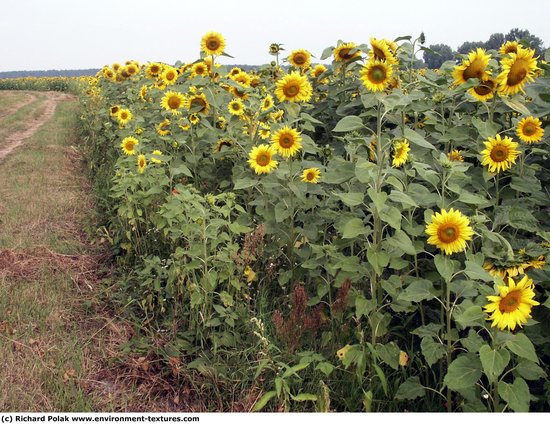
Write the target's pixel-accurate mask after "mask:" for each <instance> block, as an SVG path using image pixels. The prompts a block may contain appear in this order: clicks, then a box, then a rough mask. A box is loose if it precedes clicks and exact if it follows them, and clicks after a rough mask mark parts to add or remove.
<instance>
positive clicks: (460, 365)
mask: <svg viewBox="0 0 550 426" xmlns="http://www.w3.org/2000/svg"><path fill="white" fill-rule="evenodd" d="M481 368H482V367H481V361H480V360H479V357H477V356H476V355H472V354H462V355H459V356H458V358H457V359H455V360H454V361H453V362H451V365H449V368H448V369H447V374H446V375H445V379H444V380H443V382H444V383H445V385H447V386H448V387H449V389H452V390H455V391H458V390H460V389H464V388H469V387H472V386H474V385H475V384H476V383H477V381H478V380H479V379H480V378H481V374H482V372H481Z"/></svg>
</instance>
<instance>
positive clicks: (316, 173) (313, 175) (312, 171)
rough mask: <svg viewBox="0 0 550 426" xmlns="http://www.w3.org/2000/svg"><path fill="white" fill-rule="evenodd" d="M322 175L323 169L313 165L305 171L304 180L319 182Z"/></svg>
mask: <svg viewBox="0 0 550 426" xmlns="http://www.w3.org/2000/svg"><path fill="white" fill-rule="evenodd" d="M320 177H321V170H319V169H318V168H317V167H311V168H309V169H305V170H304V171H303V173H302V182H308V183H318V182H319V178H320Z"/></svg>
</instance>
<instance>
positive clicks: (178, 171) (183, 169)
mask: <svg viewBox="0 0 550 426" xmlns="http://www.w3.org/2000/svg"><path fill="white" fill-rule="evenodd" d="M170 173H171V174H172V176H174V177H175V176H179V175H185V176H189V177H191V178H192V177H193V173H191V170H189V167H187V166H186V165H185V164H180V165H178V166H177V167H172V168H171V169H170Z"/></svg>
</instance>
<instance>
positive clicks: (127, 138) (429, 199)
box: [81, 32, 550, 412]
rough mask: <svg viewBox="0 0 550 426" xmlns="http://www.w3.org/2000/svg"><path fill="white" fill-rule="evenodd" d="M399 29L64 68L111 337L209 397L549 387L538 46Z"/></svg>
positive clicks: (306, 398)
mask: <svg viewBox="0 0 550 426" xmlns="http://www.w3.org/2000/svg"><path fill="white" fill-rule="evenodd" d="M422 42H423V40H422V37H419V38H418V39H413V38H411V37H400V38H398V39H396V40H395V41H390V40H383V39H376V38H371V39H370V42H369V43H368V44H355V43H350V42H342V41H338V43H337V45H336V46H331V47H328V48H327V49H325V50H324V52H323V53H322V55H321V57H320V58H319V59H320V60H321V61H324V62H325V65H323V64H314V63H313V57H312V55H311V53H310V52H309V51H307V50H305V49H298V50H293V51H291V52H290V53H289V54H285V51H284V50H283V49H282V46H281V45H280V44H275V43H274V44H272V45H271V46H270V47H269V53H270V54H271V55H272V56H273V61H272V62H271V63H270V64H268V65H265V66H262V67H258V68H257V69H256V70H254V71H249V72H246V71H244V70H242V69H239V68H236V67H234V68H232V69H228V68H229V67H226V66H224V65H221V64H220V62H219V60H220V57H223V56H229V55H228V53H230V50H231V49H230V46H226V41H225V39H224V37H223V36H222V35H221V34H218V33H215V32H209V33H207V34H206V35H204V37H203V38H202V40H201V43H200V56H199V55H198V56H199V57H198V58H197V59H196V60H195V61H194V62H190V63H181V62H178V63H176V64H173V65H169V64H164V63H157V62H150V63H147V64H139V63H137V62H136V61H128V62H126V63H125V64H113V65H112V66H106V67H104V68H103V69H102V70H101V71H100V73H99V74H98V75H97V76H96V77H95V78H90V79H87V80H85V84H84V85H83V89H82V96H81V103H82V107H83V110H82V138H83V140H84V147H83V149H85V151H86V155H87V158H88V160H89V166H90V170H91V173H92V176H93V178H94V188H95V192H96V197H97V201H98V206H99V208H100V210H101V213H102V217H103V220H104V226H103V227H102V228H101V231H102V235H103V237H104V238H105V239H106V240H108V241H109V242H110V243H111V245H112V247H113V250H114V253H115V254H116V260H117V264H118V265H119V269H120V274H119V279H118V282H117V288H118V289H119V291H118V297H120V299H121V303H122V304H123V305H125V306H127V307H128V308H129V309H130V310H131V314H132V316H133V318H134V319H135V322H136V324H138V325H139V327H138V332H137V333H136V335H135V336H134V338H133V340H132V342H131V344H130V345H129V347H128V348H127V349H128V352H130V353H137V354H141V355H143V356H146V357H148V359H154V360H155V365H157V366H158V374H159V375H161V376H162V377H163V379H164V380H168V381H170V382H171V383H175V384H179V385H181V386H182V387H184V386H185V387H187V388H188V389H192V390H193V392H195V393H196V395H198V396H197V397H200V398H204V399H205V400H208V401H213V402H212V406H211V407H210V409H212V410H242V411H248V410H254V411H260V410H265V411H321V412H326V411H385V412H387V411H430V412H435V411H452V412H456V411H475V412H484V411H491V412H493V411H496V412H502V411H516V412H523V411H548V410H550V382H549V381H548V373H549V371H550V368H549V364H550V327H549V324H550V299H549V295H550V268H549V267H548V263H547V256H548V253H549V251H550V224H549V223H550V222H549V220H548V219H549V213H550V197H549V193H548V184H550V169H549V161H548V159H549V150H548V135H547V132H546V134H545V126H546V125H548V122H549V119H550V80H549V76H548V73H549V70H550V66H548V65H547V64H546V62H545V61H544V58H540V57H535V53H534V51H533V50H531V49H530V48H529V47H528V46H523V45H522V44H520V43H518V42H507V43H506V44H505V45H503V46H502V48H501V49H500V51H493V50H491V51H484V50H483V49H477V50H475V51H472V52H470V53H469V54H468V55H465V56H463V57H461V58H459V59H458V60H457V61H456V62H455V61H448V62H445V63H444V64H443V65H442V67H441V68H440V69H438V70H429V69H414V68H413V66H412V65H413V64H414V61H415V53H417V52H418V51H419V49H421V48H422V46H421V43H422ZM197 53H199V51H198V52H197ZM549 56H550V55H549V54H548V52H547V55H546V59H547V60H549V59H550V58H549Z"/></svg>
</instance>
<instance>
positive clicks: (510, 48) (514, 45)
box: [498, 41, 520, 55]
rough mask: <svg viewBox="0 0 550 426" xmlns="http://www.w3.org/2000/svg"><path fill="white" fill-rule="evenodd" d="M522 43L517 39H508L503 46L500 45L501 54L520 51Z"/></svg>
mask: <svg viewBox="0 0 550 426" xmlns="http://www.w3.org/2000/svg"><path fill="white" fill-rule="evenodd" d="M519 48H520V45H519V43H518V42H517V41H507V42H506V43H504V44H503V45H502V46H500V49H499V51H498V52H499V53H500V54H501V55H507V54H509V53H518V49H519Z"/></svg>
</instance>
